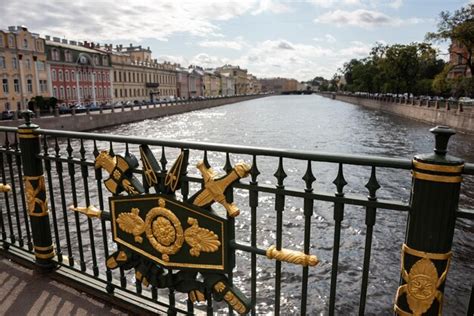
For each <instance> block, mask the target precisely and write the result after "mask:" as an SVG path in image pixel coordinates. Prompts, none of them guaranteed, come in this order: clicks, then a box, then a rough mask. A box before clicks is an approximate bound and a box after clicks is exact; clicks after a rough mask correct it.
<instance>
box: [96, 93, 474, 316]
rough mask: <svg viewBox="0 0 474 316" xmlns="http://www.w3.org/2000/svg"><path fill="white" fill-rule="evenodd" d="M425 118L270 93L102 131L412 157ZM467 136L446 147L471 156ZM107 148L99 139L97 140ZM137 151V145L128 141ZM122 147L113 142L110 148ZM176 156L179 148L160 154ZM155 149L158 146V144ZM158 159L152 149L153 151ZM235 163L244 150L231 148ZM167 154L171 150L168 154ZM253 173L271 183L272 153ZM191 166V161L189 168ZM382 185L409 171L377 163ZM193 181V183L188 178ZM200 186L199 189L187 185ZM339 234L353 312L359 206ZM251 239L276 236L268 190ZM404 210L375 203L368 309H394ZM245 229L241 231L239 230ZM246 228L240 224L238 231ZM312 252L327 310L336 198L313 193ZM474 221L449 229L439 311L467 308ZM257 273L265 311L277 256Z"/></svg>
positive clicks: (295, 224) (401, 188)
mask: <svg viewBox="0 0 474 316" xmlns="http://www.w3.org/2000/svg"><path fill="white" fill-rule="evenodd" d="M431 127H432V126H430V125H427V124H424V123H420V122H416V121H412V120H408V119H405V118H400V117H397V116H393V115H389V114H385V113H381V112H377V111H372V110H368V109H365V108H362V107H358V106H355V105H351V104H347V103H343V102H340V101H335V100H330V99H327V98H323V97H320V96H316V95H306V96H272V97H267V98H263V99H257V100H252V101H246V102H242V103H237V104H231V105H226V106H221V107H216V108H211V109H207V110H202V111H196V112H190V113H185V114H181V115H175V116H170V117H164V118H159V119H150V120H145V121H141V122H137V123H132V124H127V125H120V126H116V127H113V128H107V129H102V130H100V131H99V132H100V133H113V134H119V135H120V134H122V135H134V136H140V137H150V138H162V139H174V140H183V141H202V142H213V143H226V144H236V145H248V146H261V147H275V148H287V149H299V150H313V151H323V152H332V153H350V154H364V155H375V156H382V157H401V158H408V159H411V158H412V157H413V155H415V154H418V153H429V152H432V149H433V147H434V137H433V135H432V134H431V133H429V131H428V130H429V128H431ZM473 141H474V139H473V136H468V135H463V134H457V135H455V136H454V137H452V138H451V141H450V145H449V148H448V149H449V153H450V154H451V155H454V156H458V157H462V158H463V159H465V160H466V161H468V162H474V150H473V148H474V146H473ZM104 149H106V148H104ZM132 151H135V152H136V150H132ZM116 152H119V150H116ZM167 154H168V157H174V156H175V155H176V154H177V152H169V153H167ZM157 155H158V151H157ZM158 158H159V156H158ZM200 159H202V157H197V156H193V152H192V151H191V153H190V163H191V164H190V166H191V167H190V171H189V172H190V174H192V175H196V176H198V175H199V173H198V172H197V170H196V169H195V168H193V167H192V166H193V165H195V163H196V162H197V161H198V160H200ZM231 159H232V161H233V162H237V161H239V160H244V161H246V162H248V163H250V162H251V160H250V159H251V157H246V156H237V155H236V156H233V157H231ZM168 160H172V158H168ZM209 161H210V164H211V165H212V166H213V167H214V169H215V170H219V171H222V167H223V166H224V164H225V157H224V156H223V155H220V154H213V153H209ZM305 167H306V164H305V163H304V162H301V164H299V163H298V162H295V163H294V164H292V165H290V164H288V165H285V171H286V173H287V174H288V178H287V179H285V185H286V186H287V187H292V186H299V187H301V186H303V185H304V182H303V180H302V179H301V177H302V176H303V175H304V172H305ZM258 168H259V170H260V172H261V175H260V176H259V182H260V183H265V184H275V183H276V179H275V177H274V176H273V174H274V173H275V171H276V170H277V160H271V159H268V160H263V161H259V164H258ZM191 169H193V170H191ZM344 171H345V177H346V180H347V182H348V185H347V186H346V188H345V191H346V192H348V193H354V194H361V195H364V196H365V195H367V190H366V189H365V188H364V185H365V184H366V183H367V181H368V178H369V176H370V169H369V168H365V167H352V166H348V167H346V169H345V170H344ZM313 172H314V175H315V176H316V179H317V180H316V182H315V185H314V186H313V187H314V188H315V191H317V192H334V191H335V186H334V185H333V184H332V181H333V180H334V178H335V176H336V172H337V170H336V169H335V168H334V165H331V166H329V165H328V164H324V163H321V164H314V165H313ZM378 180H379V182H380V185H381V189H380V190H379V191H378V192H377V194H378V196H379V198H383V199H389V200H402V201H404V202H407V201H408V199H409V195H410V185H411V175H410V173H409V172H408V171H406V172H404V171H399V170H390V169H384V170H382V171H379V173H378ZM464 181H465V183H464V186H463V190H462V193H461V201H460V207H461V208H463V209H472V208H473V205H474V179H473V178H472V177H470V178H466V179H465V180H464ZM191 189H193V187H191ZM194 189H197V188H194ZM235 201H236V202H237V204H238V205H241V206H242V210H243V212H242V215H241V216H239V218H237V220H236V227H237V232H236V235H237V239H238V240H239V241H243V242H245V241H247V242H248V241H249V240H250V239H249V236H248V233H246V232H248V231H249V214H248V213H249V210H248V193H247V192H241V191H239V190H236V192H235ZM285 203H286V204H285V212H284V247H286V248H292V249H298V250H301V249H302V245H303V233H302V231H303V229H302V226H301V225H302V223H303V220H302V219H303V210H302V205H301V204H302V203H301V201H298V202H297V201H294V200H292V199H291V198H288V199H286V200H285ZM344 216H345V217H344V221H343V231H342V236H341V250H340V263H339V275H338V292H337V300H336V312H337V314H341V315H349V314H356V311H357V308H358V304H359V293H360V286H361V285H360V283H361V275H362V264H363V250H364V240H365V224H364V218H365V209H364V208H362V207H355V206H354V207H346V210H345V215H344ZM257 218H258V222H259V228H258V235H257V240H258V244H259V245H261V246H263V247H268V246H270V245H272V244H274V240H275V232H274V227H275V224H274V222H275V211H274V196H271V195H264V194H262V195H260V196H259V208H258V215H257ZM406 220H407V214H406V213H402V212H398V211H389V210H378V213H377V222H376V225H375V227H374V240H373V246H372V247H373V248H372V258H371V265H370V276H369V287H368V296H367V308H366V313H367V314H377V315H383V314H386V315H391V314H392V308H393V300H394V296H395V292H396V289H397V286H398V282H399V278H400V274H399V273H400V251H401V245H402V243H403V240H404V234H405V225H406ZM240 230H241V231H242V233H240V232H239V231H240ZM244 232H245V233H244ZM311 234H312V235H311V244H312V247H311V253H312V254H315V255H317V256H318V258H319V259H320V260H321V263H320V264H319V265H318V266H316V267H312V268H310V273H309V278H310V282H309V289H308V293H309V294H308V295H309V296H308V312H309V313H310V314H313V315H314V314H326V313H327V306H328V300H329V288H330V274H331V258H332V243H333V236H334V219H333V205H332V204H331V203H325V202H321V201H320V202H317V203H315V207H314V215H313V219H312V224H311ZM473 245H474V228H473V225H472V222H469V221H467V220H466V221H464V220H459V221H458V222H457V228H456V232H455V241H454V249H453V252H454V259H453V262H452V265H451V269H450V272H449V274H448V281H447V289H446V292H445V303H444V306H445V309H444V313H445V314H446V315H459V314H465V312H466V306H467V303H468V300H469V295H470V288H471V284H472V283H473V282H474V265H473V261H472V258H473V257H474V247H473ZM248 260H249V257H248V256H247V254H242V255H241V256H240V255H239V256H238V260H237V268H236V271H237V272H236V273H235V274H234V284H236V285H237V286H238V287H240V288H241V289H243V291H244V292H246V293H248V291H249V274H248V273H247V272H246V270H245V268H242V269H239V268H241V267H248ZM258 265H259V268H258V281H257V288H258V294H257V302H258V303H257V311H258V312H262V313H265V312H271V311H272V306H271V304H272V300H273V285H274V263H273V262H271V261H269V260H266V259H265V258H259V260H258ZM282 283H283V285H282V313H284V314H288V313H297V312H298V310H299V301H300V295H301V289H300V287H301V268H300V267H295V266H292V265H289V264H284V265H283V274H282Z"/></svg>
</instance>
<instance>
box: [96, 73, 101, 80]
mask: <svg viewBox="0 0 474 316" xmlns="http://www.w3.org/2000/svg"><path fill="white" fill-rule="evenodd" d="M97 81H102V74H101V73H100V72H99V73H98V74H97Z"/></svg>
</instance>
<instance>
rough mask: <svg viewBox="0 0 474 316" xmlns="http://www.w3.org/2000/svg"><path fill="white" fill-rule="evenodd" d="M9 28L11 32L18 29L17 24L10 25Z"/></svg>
mask: <svg viewBox="0 0 474 316" xmlns="http://www.w3.org/2000/svg"><path fill="white" fill-rule="evenodd" d="M8 30H9V31H10V32H15V31H16V26H9V27H8Z"/></svg>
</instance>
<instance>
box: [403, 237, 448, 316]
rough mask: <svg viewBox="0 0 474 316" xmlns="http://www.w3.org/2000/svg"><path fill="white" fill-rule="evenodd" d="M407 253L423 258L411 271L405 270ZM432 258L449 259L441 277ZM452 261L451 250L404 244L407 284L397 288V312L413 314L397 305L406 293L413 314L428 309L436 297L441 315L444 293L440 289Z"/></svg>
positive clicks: (404, 273) (404, 276)
mask: <svg viewBox="0 0 474 316" xmlns="http://www.w3.org/2000/svg"><path fill="white" fill-rule="evenodd" d="M405 254H409V255H412V256H415V257H419V258H421V259H419V260H418V261H416V262H415V264H414V265H413V266H412V267H411V269H410V272H407V271H406V270H405ZM431 260H447V262H446V268H445V269H444V272H443V274H442V275H441V277H439V278H438V271H437V270H436V267H435V265H434V264H433V262H432V261H431ZM450 261H451V252H448V253H445V254H444V253H429V252H422V251H418V250H415V249H412V248H410V247H408V246H407V245H405V244H404V245H403V250H402V278H403V280H405V282H406V284H403V285H402V286H400V287H399V288H398V290H397V296H396V299H395V307H394V309H395V312H396V313H397V314H399V315H412V314H410V313H408V312H406V311H404V310H402V309H401V308H400V307H399V306H398V305H397V304H398V300H399V299H400V297H401V296H402V295H403V294H406V299H407V303H408V306H409V307H410V309H411V311H412V313H413V315H421V314H423V313H425V312H426V311H428V310H429V309H430V307H431V305H433V302H434V300H435V299H436V300H437V301H438V303H439V309H438V311H439V315H441V311H442V300H443V293H442V292H441V291H439V290H438V289H439V287H440V286H441V285H442V284H443V283H444V281H445V280H446V275H447V273H448V269H449V264H450Z"/></svg>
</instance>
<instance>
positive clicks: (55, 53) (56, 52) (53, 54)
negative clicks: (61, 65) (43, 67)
mask: <svg viewBox="0 0 474 316" xmlns="http://www.w3.org/2000/svg"><path fill="white" fill-rule="evenodd" d="M51 57H52V58H51V59H52V60H56V61H57V60H59V50H57V49H56V48H54V49H53V50H52V51H51Z"/></svg>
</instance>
